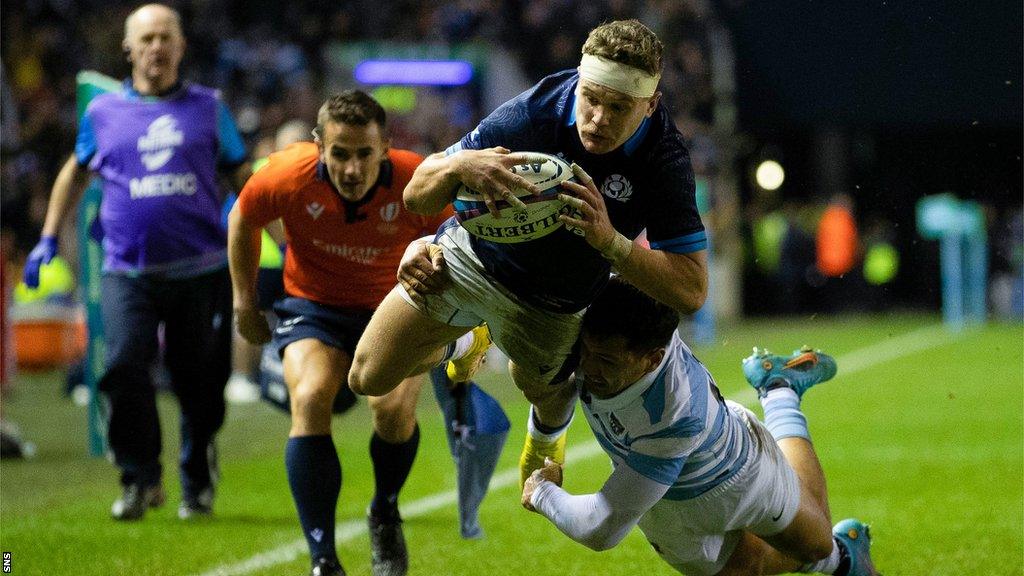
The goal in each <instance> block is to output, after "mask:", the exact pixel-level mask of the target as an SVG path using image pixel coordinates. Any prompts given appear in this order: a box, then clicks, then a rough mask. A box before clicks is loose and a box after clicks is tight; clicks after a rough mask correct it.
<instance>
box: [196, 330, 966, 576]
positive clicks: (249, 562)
mask: <svg viewBox="0 0 1024 576" xmlns="http://www.w3.org/2000/svg"><path fill="white" fill-rule="evenodd" d="M962 335H963V334H962V333H952V332H948V331H946V330H945V329H943V328H942V325H941V324H933V325H929V326H925V327H923V328H919V329H917V330H914V331H913V332H907V333H906V334H901V335H899V336H895V337H893V338H887V339H885V340H883V341H880V342H877V343H875V344H871V345H870V346H865V347H864V348H859V349H857V350H854V351H852V352H849V353H847V354H844V355H843V356H840V357H839V358H837V359H836V363H837V364H839V372H838V373H837V374H836V378H837V379H838V378H842V377H845V376H850V375H852V374H856V373H857V372H861V371H863V370H867V369H869V368H873V367H875V366H878V365H880V364H885V363H887V362H891V361H893V360H897V359H899V358H902V357H904V356H909V355H911V354H916V353H918V352H922V351H924V350H928V349H931V348H936V347H938V346H942V345H944V344H951V343H953V342H954V341H956V340H958V339H960V338H961V337H962ZM729 397H730V399H731V400H733V401H735V402H739V403H741V404H743V405H745V406H747V407H751V406H754V405H755V404H756V402H757V393H756V392H755V391H754V389H753V388H745V389H743V390H742V391H741V392H739V393H736V394H731V395H730V396H729ZM599 454H604V451H603V450H601V447H600V446H599V445H598V444H597V441H595V440H591V441H589V442H585V443H583V444H576V445H574V446H570V447H569V449H568V450H567V451H566V455H565V459H566V462H567V463H568V464H571V463H573V462H578V461H581V460H586V459H588V458H592V457H594V456H597V455H599ZM518 482H519V469H518V468H510V469H507V470H503V471H501V472H499V473H497V474H495V475H494V477H493V478H491V483H490V485H489V487H488V491H489V492H495V491H498V490H501V489H503V488H507V487H509V486H512V485H514V484H517V483H518ZM457 501H458V493H457V492H456V491H455V489H452V490H447V491H444V492H438V493H437V494H432V495H430V496H426V497H424V498H420V499H419V500H414V501H412V502H410V503H408V504H405V505H403V506H402V517H403V518H406V519H409V518H416V517H417V516H423V515H425V514H428V513H430V512H433V511H434V510H438V509H440V508H444V507H445V506H451V505H453V504H455V503H456V502H457ZM334 534H335V536H334V540H335V541H336V542H338V543H339V544H341V543H343V542H348V541H350V540H355V539H356V538H360V537H363V536H366V519H365V518H357V519H354V520H346V521H344V522H339V523H338V524H337V525H336V526H335V528H334ZM308 553H309V552H308V550H307V548H306V540H305V539H300V540H294V541H292V542H289V543H287V544H284V545H281V546H278V547H276V548H271V549H270V550H267V551H265V552H260V553H258V554H255V555H253V556H250V557H249V558H247V559H245V560H241V561H239V562H236V563H234V564H224V565H221V566H218V567H216V568H213V569H212V570H209V571H207V572H203V573H201V574H199V575H198V576H241V575H243V574H251V573H253V572H256V571H258V570H266V569H267V568H270V567H272V566H277V565H280V564H287V563H289V562H293V561H295V560H298V559H299V558H304V557H305V556H307V555H308Z"/></svg>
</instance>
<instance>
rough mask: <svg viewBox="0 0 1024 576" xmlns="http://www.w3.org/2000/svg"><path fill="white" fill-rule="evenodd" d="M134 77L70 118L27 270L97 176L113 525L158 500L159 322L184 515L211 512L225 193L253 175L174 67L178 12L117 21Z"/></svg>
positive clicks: (142, 11) (30, 276)
mask: <svg viewBox="0 0 1024 576" xmlns="http://www.w3.org/2000/svg"><path fill="white" fill-rule="evenodd" d="M123 47H124V51H125V54H126V56H127V59H128V61H129V62H130V63H131V66H132V72H131V77H130V78H128V79H126V80H125V81H124V85H123V87H122V88H121V90H119V91H117V92H113V93H108V94H103V95H100V96H97V97H96V98H95V99H93V101H92V102H91V103H90V104H89V107H88V108H87V109H86V111H85V114H84V115H83V116H82V119H81V121H80V123H79V126H78V140H77V144H76V146H75V153H74V154H73V155H72V156H71V157H70V158H69V159H68V160H67V162H66V163H65V164H64V166H63V168H62V169H61V171H60V173H59V174H58V175H57V178H56V181H55V182H54V185H53V192H52V194H51V196H50V203H49V208H48V210H47V213H46V220H45V222H44V224H43V230H42V237H41V239H40V241H39V244H38V245H37V246H36V247H35V248H34V249H33V250H32V253H31V254H30V255H29V258H28V260H27V261H26V264H25V283H26V284H28V285H29V286H35V285H36V284H37V283H38V281H39V266H40V264H43V263H46V262H48V261H49V260H50V259H52V258H53V256H54V255H55V254H56V252H57V233H58V231H59V230H60V227H61V222H62V221H63V220H64V219H65V218H66V216H67V214H68V213H69V212H71V210H72V208H74V206H75V205H76V204H77V203H78V201H79V199H80V198H81V196H82V192H83V191H84V189H85V184H86V182H87V181H88V176H89V171H90V170H91V171H93V172H95V173H96V174H97V175H98V176H99V177H100V179H101V180H102V186H103V200H102V204H101V206H100V214H99V222H100V224H102V228H103V251H104V254H105V257H104V262H103V278H102V288H103V293H102V303H101V307H102V312H103V326H104V340H105V343H106V359H105V361H106V371H105V373H104V375H103V377H102V380H101V382H100V388H101V390H103V391H104V392H106V394H107V395H108V397H109V399H110V408H111V410H110V422H109V429H108V440H109V442H110V448H111V450H112V451H113V455H114V463H115V464H116V465H117V467H118V468H119V469H120V471H121V484H122V488H123V493H122V496H121V498H119V499H118V500H117V501H116V502H114V505H113V507H112V509H111V515H112V516H113V517H114V518H115V519H117V520H137V519H139V518H142V517H143V515H144V514H145V512H146V510H147V508H150V507H154V506H159V505H160V504H162V503H163V500H164V491H163V486H162V467H161V463H160V451H161V441H160V422H159V417H158V414H157V408H156V397H155V390H154V388H153V383H152V381H151V379H150V368H151V365H152V364H153V362H154V361H155V360H156V358H157V353H158V349H159V347H158V339H157V330H158V326H159V325H160V324H161V323H162V324H163V325H164V327H165V331H164V343H165V351H166V352H165V356H164V358H165V361H166V365H167V368H168V371H169V372H170V376H171V387H172V389H173V390H174V393H175V394H176V395H177V397H178V400H179V403H180V407H181V460H180V462H179V469H180V472H181V486H182V503H181V506H180V507H179V509H178V513H179V516H180V517H181V518H183V519H187V518H191V517H193V516H196V515H209V514H210V512H211V511H212V504H213V494H214V483H215V482H216V471H215V468H216V461H215V459H214V452H213V440H214V436H215V435H216V433H217V431H218V430H219V429H220V427H221V425H222V424H223V423H224V412H225V407H224V385H225V382H226V381H227V378H228V374H229V373H230V370H231V366H230V357H231V356H230V355H231V345H230V343H231V282H230V278H229V277H228V268H227V232H226V230H225V229H224V227H223V226H222V225H221V206H222V204H223V203H224V192H223V191H222V190H221V189H220V187H219V186H218V177H219V173H227V174H233V175H234V176H235V179H236V184H240V183H241V182H244V181H245V177H246V176H247V175H248V174H249V172H250V169H249V167H248V163H247V162H246V151H245V148H244V146H243V144H242V137H241V135H240V134H239V133H238V129H237V128H236V127H235V122H234V120H233V119H232V118H231V113H230V112H229V111H228V109H227V107H226V106H225V105H224V103H223V102H222V101H221V99H220V96H219V94H218V93H217V92H216V91H215V90H213V89H210V88H206V87H203V86H198V85H195V84H191V83H188V82H183V81H182V80H181V79H180V77H179V74H178V68H179V65H180V63H181V58H182V56H183V54H184V51H185V38H184V36H183V34H182V30H181V17H180V16H179V15H178V13H177V12H176V11H174V10H172V9H171V8H168V7H167V6H164V5H161V4H147V5H144V6H141V7H139V8H138V9H136V10H135V11H133V12H132V13H131V14H130V15H129V16H128V18H127V19H126V20H125V26H124V41H123Z"/></svg>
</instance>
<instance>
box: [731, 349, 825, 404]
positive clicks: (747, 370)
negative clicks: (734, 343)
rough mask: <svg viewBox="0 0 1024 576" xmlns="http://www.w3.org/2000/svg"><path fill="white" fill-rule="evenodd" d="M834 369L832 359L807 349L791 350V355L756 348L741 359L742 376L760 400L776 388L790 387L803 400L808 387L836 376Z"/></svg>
mask: <svg viewBox="0 0 1024 576" xmlns="http://www.w3.org/2000/svg"><path fill="white" fill-rule="evenodd" d="M836 369H837V367H836V360H835V358H833V357H831V356H829V355H828V354H824V353H822V352H821V351H820V350H814V349H812V348H810V347H807V346H804V347H803V348H801V349H799V350H794V351H793V354H792V355H791V356H779V355H777V354H772V353H771V352H769V351H768V350H765V349H761V350H758V349H757V348H756V347H755V348H754V353H753V354H751V355H750V356H747V357H746V358H744V359H743V375H744V376H746V377H747V382H750V385H751V386H753V387H754V389H755V390H757V395H758V396H759V397H762V398H763V397H764V396H765V394H767V393H768V390H770V389H772V388H778V387H779V386H788V387H790V388H792V389H793V391H794V392H796V395H797V396H799V397H801V398H802V397H803V395H804V392H806V391H807V389H808V388H810V387H811V386H814V385H815V384H818V383H820V382H825V381H826V380H829V379H831V378H832V377H833V376H835V375H836Z"/></svg>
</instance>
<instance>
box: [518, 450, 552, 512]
mask: <svg viewBox="0 0 1024 576" xmlns="http://www.w3.org/2000/svg"><path fill="white" fill-rule="evenodd" d="M545 480H546V481H548V482H554V483H555V485H556V486H561V485H562V465H561V464H559V463H558V462H555V461H554V460H552V459H551V458H545V459H544V467H543V468H538V469H536V470H534V471H533V474H531V475H530V477H529V478H527V479H526V482H524V483H523V498H522V500H520V502H521V503H522V505H523V508H526V509H527V510H529V511H530V512H536V510H535V509H534V508H533V504H531V503H530V500H531V499H532V498H533V491H534V490H536V489H537V487H538V486H540V483H541V482H544V481H545Z"/></svg>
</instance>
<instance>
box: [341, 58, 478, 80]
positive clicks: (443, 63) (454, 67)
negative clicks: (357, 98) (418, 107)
mask: <svg viewBox="0 0 1024 576" xmlns="http://www.w3.org/2000/svg"><path fill="white" fill-rule="evenodd" d="M352 75H353V76H355V79H356V80H358V81H359V82H362V83H363V84H401V85H406V86H461V85H463V84H465V83H467V82H469V81H470V79H472V78H473V66H472V65H471V64H470V63H469V62H464V61H462V60H363V61H362V62H360V63H359V64H358V65H356V68H355V70H353V71H352Z"/></svg>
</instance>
